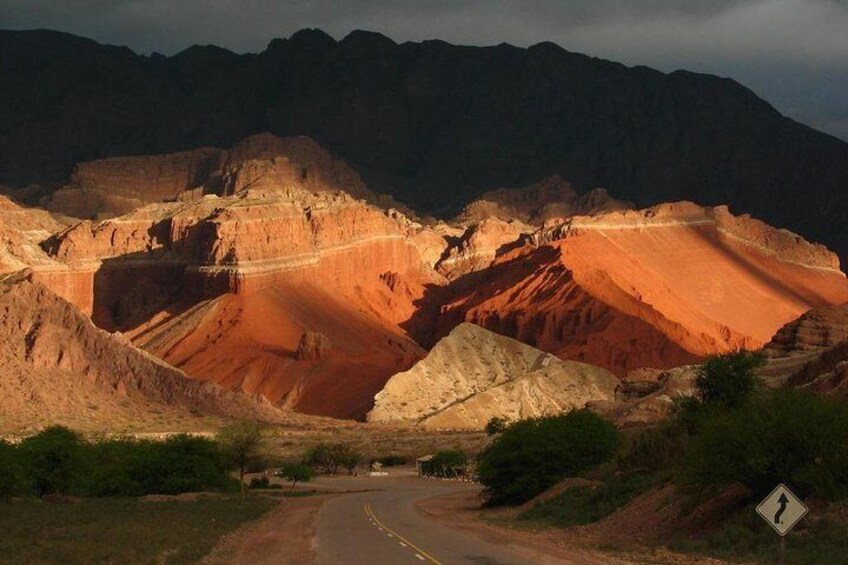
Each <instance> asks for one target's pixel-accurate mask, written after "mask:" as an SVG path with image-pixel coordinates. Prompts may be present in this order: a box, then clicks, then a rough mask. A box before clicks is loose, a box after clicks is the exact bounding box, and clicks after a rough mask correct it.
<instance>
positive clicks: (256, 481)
mask: <svg viewBox="0 0 848 565" xmlns="http://www.w3.org/2000/svg"><path fill="white" fill-rule="evenodd" d="M270 486H271V481H270V480H268V477H253V478H252V479H250V484H249V485H247V488H268V487H270Z"/></svg>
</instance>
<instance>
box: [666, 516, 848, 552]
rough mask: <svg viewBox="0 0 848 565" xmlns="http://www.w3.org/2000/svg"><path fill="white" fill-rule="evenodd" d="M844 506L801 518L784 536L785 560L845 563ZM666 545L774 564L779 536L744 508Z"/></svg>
mask: <svg viewBox="0 0 848 565" xmlns="http://www.w3.org/2000/svg"><path fill="white" fill-rule="evenodd" d="M840 507H841V511H840V510H839V509H840ZM845 509H846V508H845V505H844V503H843V504H842V505H833V506H832V507H831V508H830V509H829V510H826V511H825V512H823V514H822V516H821V517H820V518H818V519H811V517H810V516H807V517H806V518H804V520H802V522H801V523H800V524H799V525H798V527H797V528H796V529H795V530H793V531H792V532H791V533H790V534H789V535H788V536H787V537H786V562H787V563H793V564H799V565H802V564H804V565H805V564H809V565H814V564H819V563H834V564H835V563H848V528H846V525H845V520H844V518H840V514H841V513H844V512H845ZM669 548H670V549H673V550H675V551H679V552H683V553H692V554H697V555H703V556H708V557H715V558H718V559H724V560H728V561H742V562H748V563H750V562H755V563H776V562H777V555H778V536H777V534H775V532H774V530H772V529H771V527H770V526H769V525H768V524H766V523H765V522H764V521H763V519H762V518H760V517H759V516H757V515H756V514H755V513H754V512H753V510H751V508H745V509H742V510H740V511H738V512H736V513H735V514H733V515H732V516H730V517H729V518H728V519H727V521H726V522H725V524H724V525H722V526H721V527H720V528H718V529H717V530H714V531H712V532H710V533H708V534H706V535H704V536H703V537H700V538H698V539H676V540H673V541H672V542H671V543H670V544H669Z"/></svg>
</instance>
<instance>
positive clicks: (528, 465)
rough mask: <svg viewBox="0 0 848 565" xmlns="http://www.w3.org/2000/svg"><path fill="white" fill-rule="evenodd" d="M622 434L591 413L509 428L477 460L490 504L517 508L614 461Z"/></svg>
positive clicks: (570, 415) (552, 418)
mask: <svg viewBox="0 0 848 565" xmlns="http://www.w3.org/2000/svg"><path fill="white" fill-rule="evenodd" d="M619 441H620V439H619V433H618V430H616V429H615V426H613V425H612V424H611V423H609V422H607V421H606V420H604V419H603V418H601V417H600V416H598V415H597V414H595V413H594V412H591V411H589V410H585V409H584V410H573V411H571V412H569V413H567V414H564V415H560V416H553V417H548V418H538V419H532V420H522V421H519V422H516V423H514V424H512V425H510V426H509V427H508V428H507V429H506V430H505V431H504V432H503V433H502V434H501V435H500V436H498V437H497V438H496V439H495V441H494V442H493V443H492V445H490V446H489V447H488V448H487V449H486V450H484V451H483V453H481V454H480V459H479V467H478V471H479V475H480V482H482V483H483V484H484V485H485V486H486V495H487V498H488V503H489V504H519V503H521V502H524V501H526V500H528V499H530V498H532V497H534V496H536V495H537V494H539V493H541V492H542V491H544V490H545V489H548V488H550V487H551V486H553V485H554V484H556V483H557V482H558V481H560V480H561V479H563V478H565V477H568V476H573V475H575V474H577V473H579V472H581V471H583V470H584V469H586V468H588V467H591V466H594V465H598V464H600V463H604V462H607V461H609V460H610V459H612V457H613V456H614V455H615V452H616V449H617V448H618V445H619Z"/></svg>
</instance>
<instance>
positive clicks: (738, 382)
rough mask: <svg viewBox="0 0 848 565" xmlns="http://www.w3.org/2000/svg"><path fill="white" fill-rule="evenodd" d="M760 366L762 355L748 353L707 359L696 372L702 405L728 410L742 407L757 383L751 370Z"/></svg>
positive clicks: (762, 360) (739, 352) (736, 353)
mask: <svg viewBox="0 0 848 565" xmlns="http://www.w3.org/2000/svg"><path fill="white" fill-rule="evenodd" d="M763 363H764V359H763V358H762V357H761V356H759V355H757V354H754V353H750V352H747V351H738V352H735V353H727V354H725V355H717V356H715V357H710V358H709V359H707V360H706V361H705V362H704V363H703V365H701V366H700V368H699V369H698V378H697V381H696V385H697V387H698V392H700V394H701V399H702V400H703V402H704V404H715V405H721V406H726V407H728V408H736V407H739V406H742V405H744V404H745V403H746V402H748V400H749V399H750V398H751V395H752V394H753V393H754V391H755V390H756V389H757V386H758V384H759V379H758V378H757V376H756V375H755V374H754V370H755V369H756V368H757V367H759V366H761V365H762V364H763Z"/></svg>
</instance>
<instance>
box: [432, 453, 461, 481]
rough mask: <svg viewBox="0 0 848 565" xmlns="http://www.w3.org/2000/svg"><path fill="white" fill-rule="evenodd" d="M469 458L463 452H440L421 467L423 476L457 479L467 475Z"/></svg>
mask: <svg viewBox="0 0 848 565" xmlns="http://www.w3.org/2000/svg"><path fill="white" fill-rule="evenodd" d="M467 464H468V457H467V456H466V455H465V453H463V452H462V451H459V450H456V449H452V450H447V451H439V452H437V453H436V454H435V455H433V458H432V459H431V460H429V461H426V462H424V463H423V464H422V465H421V470H422V472H423V474H425V475H429V476H433V477H444V478H456V477H459V476H461V475H464V474H465V467H466V465H467Z"/></svg>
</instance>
